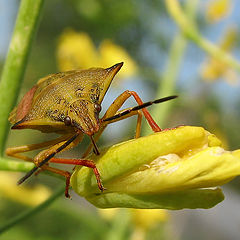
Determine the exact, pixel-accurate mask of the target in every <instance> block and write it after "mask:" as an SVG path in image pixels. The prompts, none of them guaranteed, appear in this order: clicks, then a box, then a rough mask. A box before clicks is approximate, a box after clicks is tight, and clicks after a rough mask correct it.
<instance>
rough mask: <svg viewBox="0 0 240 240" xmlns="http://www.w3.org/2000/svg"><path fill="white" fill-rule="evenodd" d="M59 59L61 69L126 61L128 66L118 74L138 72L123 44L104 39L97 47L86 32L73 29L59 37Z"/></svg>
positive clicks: (123, 75) (127, 74)
mask: <svg viewBox="0 0 240 240" xmlns="http://www.w3.org/2000/svg"><path fill="white" fill-rule="evenodd" d="M57 61H58V67H59V69H60V71H67V70H72V69H86V68H91V67H108V66H110V65H113V64H114V63H116V62H124V63H125V65H126V66H127V68H123V70H122V71H121V72H119V74H118V76H120V77H122V78H124V77H129V76H132V75H134V74H135V73H136V72H137V66H136V63H135V62H134V60H133V59H132V58H131V57H130V56H129V54H128V53H127V52H126V50H125V49H124V48H122V47H121V46H119V45H116V44H114V43H113V42H112V41H110V40H104V41H103V42H101V43H100V46H99V49H97V48H96V47H95V45H94V43H93V41H92V39H91V38H90V37H89V36H88V35H87V34H86V33H83V32H76V31H74V30H71V29H66V30H65V31H64V32H63V33H62V34H61V36H60V37H59V43H58V47H57Z"/></svg>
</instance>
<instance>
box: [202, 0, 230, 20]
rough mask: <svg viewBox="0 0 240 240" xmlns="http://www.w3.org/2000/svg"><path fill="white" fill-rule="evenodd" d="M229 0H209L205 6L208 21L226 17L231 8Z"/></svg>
mask: <svg viewBox="0 0 240 240" xmlns="http://www.w3.org/2000/svg"><path fill="white" fill-rule="evenodd" d="M231 3H232V1H231V0H211V1H210V2H209V5H208V7H207V11H206V17H207V19H208V20H209V21H210V22H217V21H219V20H221V19H222V18H224V17H226V16H227V15H228V14H229V13H230V12H231V9H232V5H231Z"/></svg>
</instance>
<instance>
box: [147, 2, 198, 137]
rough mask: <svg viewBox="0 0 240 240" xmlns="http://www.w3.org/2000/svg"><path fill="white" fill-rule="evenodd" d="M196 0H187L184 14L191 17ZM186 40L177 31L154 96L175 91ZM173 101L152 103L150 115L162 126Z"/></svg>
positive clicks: (193, 14) (195, 7)
mask: <svg viewBox="0 0 240 240" xmlns="http://www.w3.org/2000/svg"><path fill="white" fill-rule="evenodd" d="M197 4H198V0H188V1H187V3H186V14H187V16H188V17H189V18H191V19H193V18H194V16H195V12H196V9H197ZM186 45H187V40H186V38H185V36H184V35H183V33H182V32H179V33H178V34H177V35H176V37H175V38H174V40H173V43H172V46H171V48H170V53H169V59H168V63H167V66H166V69H165V72H164V73H163V76H162V80H161V82H160V83H159V86H158V89H157V93H156V98H161V97H166V96H169V95H172V94H176V93H175V85H176V81H177V76H178V73H179V69H180V66H181V62H182V59H183V55H184V52H185V49H186ZM173 103H174V101H170V102H166V103H164V104H159V105H154V106H153V107H152V112H151V114H152V116H153V118H154V119H155V120H156V122H157V123H158V124H159V125H160V126H161V127H164V125H165V121H166V119H167V117H168V115H169V112H170V110H171V106H172V104H173ZM144 130H145V134H146V133H150V130H149V128H147V129H144Z"/></svg>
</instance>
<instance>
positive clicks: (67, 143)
mask: <svg viewBox="0 0 240 240" xmlns="http://www.w3.org/2000/svg"><path fill="white" fill-rule="evenodd" d="M82 138H83V134H74V135H73V134H72V136H71V137H70V138H69V139H65V140H64V141H62V142H59V143H57V144H55V145H53V146H52V147H50V148H49V149H46V150H43V151H41V152H40V153H38V154H37V156H35V157H34V159H33V162H34V163H35V165H36V166H35V167H34V168H32V169H31V170H30V171H29V172H27V173H26V174H25V175H24V176H23V177H22V178H21V179H20V180H19V181H18V184H21V183H23V182H24V181H25V180H26V179H27V178H29V177H30V176H31V175H32V174H33V173H35V172H36V171H37V170H38V169H39V168H43V167H44V166H45V165H46V164H47V163H48V162H49V160H50V159H51V158H53V157H54V156H55V155H56V154H57V153H59V152H63V151H65V150H68V149H70V148H72V147H74V146H76V145H77V144H78V143H79V142H80V141H81V140H82ZM46 167H47V166H46Z"/></svg>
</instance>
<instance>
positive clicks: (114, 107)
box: [82, 90, 141, 158]
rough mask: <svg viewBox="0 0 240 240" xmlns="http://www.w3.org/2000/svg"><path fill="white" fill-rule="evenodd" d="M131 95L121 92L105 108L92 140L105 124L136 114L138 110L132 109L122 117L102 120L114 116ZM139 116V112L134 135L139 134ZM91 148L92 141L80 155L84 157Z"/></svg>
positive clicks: (99, 133) (96, 137) (97, 136)
mask: <svg viewBox="0 0 240 240" xmlns="http://www.w3.org/2000/svg"><path fill="white" fill-rule="evenodd" d="M131 96H132V93H131V92H130V91H128V90H127V91H124V92H123V93H121V94H120V95H119V96H118V97H117V98H116V99H115V100H114V101H113V103H112V104H111V105H110V106H109V108H108V109H107V111H106V112H105V114H104V116H103V117H102V119H101V127H100V129H99V131H98V132H97V133H96V134H95V135H94V140H95V141H97V140H98V139H99V137H100V136H101V135H102V132H103V131H104V129H105V128H106V126H107V125H108V124H109V123H111V122H116V121H119V120H121V119H124V118H127V117H130V116H133V115H136V114H138V111H133V112H130V113H129V115H128V116H124V117H122V118H119V119H117V120H114V121H111V122H110V121H109V122H104V119H107V118H109V117H111V116H114V115H115V114H116V113H117V112H118V110H119V109H120V108H121V107H122V105H123V104H124V103H125V102H126V100H127V99H128V98H129V97H131ZM140 119H141V117H140V114H138V124H137V129H136V137H139V136H140V127H141V124H140V122H141V120H140ZM91 150H92V143H90V144H89V146H88V148H87V150H86V151H85V153H84V154H83V155H82V157H83V158H85V157H86V156H87V155H88V154H89V153H90V151H91Z"/></svg>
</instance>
